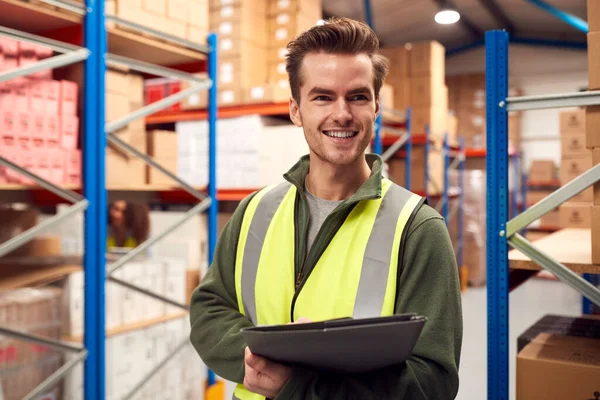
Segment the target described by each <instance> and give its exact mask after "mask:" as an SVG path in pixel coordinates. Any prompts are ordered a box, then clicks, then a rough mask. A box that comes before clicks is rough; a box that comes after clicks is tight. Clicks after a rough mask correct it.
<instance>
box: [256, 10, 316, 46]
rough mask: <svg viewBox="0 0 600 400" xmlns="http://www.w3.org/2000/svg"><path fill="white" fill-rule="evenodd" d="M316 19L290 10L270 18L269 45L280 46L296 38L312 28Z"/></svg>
mask: <svg viewBox="0 0 600 400" xmlns="http://www.w3.org/2000/svg"><path fill="white" fill-rule="evenodd" d="M316 22H317V21H316V20H315V19H313V18H310V17H305V16H304V15H302V14H294V13H288V12H282V13H278V14H277V15H275V16H272V17H271V18H269V21H268V23H267V24H268V29H269V30H268V35H267V43H268V45H269V47H271V48H273V47H275V48H280V47H284V46H287V44H288V43H289V42H290V41H291V40H292V39H294V37H296V36H297V35H298V34H300V33H302V32H304V31H306V30H308V29H310V28H311V27H312V26H314V25H315V24H316Z"/></svg>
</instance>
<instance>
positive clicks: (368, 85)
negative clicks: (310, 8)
mask: <svg viewBox="0 0 600 400" xmlns="http://www.w3.org/2000/svg"><path fill="white" fill-rule="evenodd" d="M301 74H302V86H301V87H300V104H299V105H298V104H296V102H295V101H294V100H293V99H292V100H290V110H291V116H292V121H293V122H294V123H295V124H296V125H297V126H302V127H303V128H304V136H305V137H306V141H307V142H308V146H309V148H310V151H311V156H316V157H318V158H319V159H320V160H322V161H325V162H328V163H330V164H333V165H347V164H350V163H353V162H354V161H356V160H357V159H358V158H359V157H361V156H362V155H363V154H364V151H365V149H366V148H367V146H368V144H369V141H370V139H371V135H372V133H373V122H374V121H375V118H376V117H377V113H378V112H379V101H378V100H376V99H375V93H374V88H373V63H372V62H371V59H370V58H369V56H368V55H366V54H356V55H343V54H327V53H310V54H307V55H306V56H305V57H304V60H303V63H302V67H301Z"/></svg>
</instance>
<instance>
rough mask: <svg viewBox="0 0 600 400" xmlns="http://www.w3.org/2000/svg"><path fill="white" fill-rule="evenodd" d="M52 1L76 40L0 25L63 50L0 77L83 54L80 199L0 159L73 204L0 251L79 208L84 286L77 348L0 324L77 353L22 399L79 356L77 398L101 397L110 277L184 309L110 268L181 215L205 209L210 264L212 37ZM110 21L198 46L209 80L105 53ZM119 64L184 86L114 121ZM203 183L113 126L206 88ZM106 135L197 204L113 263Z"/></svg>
mask: <svg viewBox="0 0 600 400" xmlns="http://www.w3.org/2000/svg"><path fill="white" fill-rule="evenodd" d="M53 5H55V6H57V7H62V8H65V9H68V10H70V11H71V12H76V13H78V14H80V15H82V16H84V27H83V28H84V45H85V47H78V46H74V45H70V44H67V43H62V42H56V41H53V40H49V39H46V38H43V37H40V36H35V35H32V34H29V33H26V32H21V31H16V30H13V29H10V28H4V27H0V35H2V36H7V37H10V38H12V39H15V40H22V41H26V42H30V43H35V44H42V45H46V46H49V47H50V48H52V49H53V50H54V51H56V52H58V53H63V54H61V55H59V56H55V57H52V58H51V59H48V60H44V61H40V62H38V63H36V64H34V65H30V66H27V67H23V68H19V69H17V70H11V71H7V72H1V73H0V82H2V81H7V80H10V79H14V78H15V77H18V76H25V75H28V74H31V73H33V72H36V71H39V70H44V69H48V68H56V67H61V66H66V65H69V64H73V63H75V62H79V61H83V60H85V73H84V95H83V101H84V105H85V107H84V115H83V118H84V125H83V126H84V128H83V145H82V146H83V148H82V159H83V163H82V165H83V185H84V186H83V193H84V197H82V196H80V195H78V194H77V193H75V192H73V191H70V190H65V189H62V188H60V187H57V186H56V185H54V184H52V183H50V182H48V181H46V180H44V179H43V178H40V177H38V176H36V175H34V174H32V173H31V172H29V171H26V170H24V169H23V168H21V167H19V166H18V165H15V164H14V163H11V162H10V161H9V160H6V159H4V158H2V157H0V165H3V166H5V167H8V168H11V169H14V170H16V171H18V172H19V173H22V174H24V175H26V176H28V177H29V178H31V179H33V180H34V181H35V182H36V183H38V184H39V185H40V186H42V187H44V188H45V189H47V190H49V191H51V192H53V193H55V194H56V195H58V196H60V197H62V198H63V199H65V200H66V201H69V202H72V203H74V205H73V206H72V207H71V208H70V210H69V212H66V213H64V214H61V215H59V216H56V217H53V218H50V219H48V220H47V221H45V222H43V223H41V224H39V225H38V226H36V227H34V228H31V229H29V230H28V231H26V232H23V233H22V234H20V235H18V236H16V237H14V238H13V239H11V240H9V241H7V242H5V243H1V244H0V256H2V255H4V254H7V253H9V252H10V251H12V250H14V249H15V248H17V247H19V246H22V245H23V244H25V243H27V242H28V241H30V240H32V239H33V238H34V237H36V236H37V235H39V234H40V233H42V232H44V231H47V230H49V229H50V228H51V227H52V226H54V225H55V224H56V223H58V222H60V221H62V220H64V219H65V218H66V217H69V216H71V215H72V214H74V213H76V212H79V211H81V210H85V228H84V229H85V231H84V232H85V239H84V259H83V263H84V288H85V291H84V293H85V313H84V347H80V346H75V345H71V344H68V343H64V342H61V341H53V340H49V339H45V338H41V337H39V336H35V335H30V334H27V333H24V332H20V331H17V330H13V329H8V328H5V327H0V334H2V335H4V336H9V337H14V338H17V339H20V340H27V341H32V342H35V343H38V344H42V345H45V346H50V347H52V348H55V349H58V350H62V351H70V352H75V353H77V355H76V356H75V357H74V358H72V359H71V360H70V361H68V362H67V363H66V364H65V365H64V366H63V367H61V369H60V370H58V371H57V372H55V373H54V374H52V375H51V376H50V377H49V378H48V379H46V380H45V381H44V382H43V383H42V384H40V385H39V386H38V387H37V388H36V389H34V390H33V391H32V392H31V393H30V394H29V395H28V397H27V398H28V399H29V398H31V399H33V398H35V396H37V395H39V394H41V393H43V391H45V390H48V389H50V388H52V387H53V386H54V385H56V384H57V383H58V382H59V381H60V379H62V377H64V375H66V374H67V373H69V372H70V371H71V370H72V369H73V367H74V366H75V365H76V364H78V363H79V362H81V361H83V360H85V368H84V396H85V399H104V398H106V373H105V358H106V354H105V340H106V334H105V332H106V330H105V328H106V326H105V285H106V281H107V280H110V281H112V282H114V283H117V284H120V285H123V286H125V287H127V288H128V289H131V290H135V291H138V292H140V293H142V294H144V295H146V296H150V297H152V298H155V299H158V300H161V301H164V302H166V303H168V304H171V305H173V306H176V307H179V308H181V309H184V310H187V309H188V306H187V305H185V304H179V303H177V302H175V301H173V300H171V299H168V298H165V297H163V296H162V295H159V294H156V293H153V292H151V291H148V290H146V289H143V288H141V287H137V286H135V285H133V284H131V283H129V282H124V281H122V280H120V279H118V278H116V277H115V276H113V275H112V274H113V273H114V272H115V271H116V270H117V269H119V268H120V267H122V266H123V265H125V264H126V263H127V262H129V261H131V260H132V259H133V258H134V257H135V256H136V255H138V254H140V253H142V252H143V251H145V250H146V249H147V248H148V247H150V246H151V245H152V244H154V243H156V242H157V241H159V240H160V239H162V238H163V237H164V236H166V235H167V234H169V233H171V232H172V231H173V230H175V229H176V228H177V227H179V226H180V225H181V224H182V223H184V222H185V221H186V220H187V219H188V218H190V217H192V216H194V215H196V214H197V213H199V212H203V211H204V210H206V209H209V213H208V229H209V235H208V236H209V262H212V258H213V253H214V248H215V245H216V239H217V211H218V203H217V184H216V134H217V132H216V122H217V101H216V100H217V85H216V82H217V80H216V75H217V36H216V35H214V34H211V35H209V37H208V46H203V45H198V44H195V43H192V42H189V41H186V40H182V39H177V38H174V37H172V36H171V35H168V34H161V33H159V32H156V31H154V30H153V29H151V28H150V27H143V26H139V25H137V24H132V23H131V22H128V21H125V20H122V19H120V18H117V17H115V16H105V13H104V1H103V0H86V4H85V6H83V5H77V4H73V3H70V2H64V3H63V2H62V1H60V0H57V1H54V2H53ZM107 21H112V22H115V23H118V24H122V25H126V26H130V27H133V28H134V29H138V30H140V31H147V32H148V33H149V34H151V35H154V36H159V37H162V38H163V39H165V40H167V41H170V42H175V43H177V44H179V45H182V46H184V47H188V48H190V49H193V50H196V51H202V52H205V53H206V54H207V55H208V76H209V80H205V79H201V78H198V77H196V76H194V75H192V74H187V73H183V72H179V71H175V70H173V69H170V68H165V67H160V66H156V65H152V64H149V63H146V62H142V61H137V60H132V59H128V58H125V57H122V56H115V55H112V54H108V53H107V33H106V22H107ZM109 63H110V64H118V65H125V66H127V67H129V68H130V69H132V70H136V71H140V72H146V73H150V74H153V75H158V76H165V77H171V78H175V79H184V80H187V81H189V82H191V83H193V85H192V87H190V88H189V89H186V90H183V91H182V92H180V93H177V94H174V95H171V96H169V97H167V98H165V99H163V100H160V101H158V102H156V103H153V104H151V105H147V106H144V107H142V108H141V109H139V110H135V111H134V112H133V113H132V114H130V115H128V116H125V117H123V118H120V119H119V120H117V121H111V122H108V123H107V122H106V121H105V104H104V101H105V96H104V92H105V73H106V69H107V64H109ZM209 88H210V90H209V110H208V111H209V112H208V114H209V118H208V123H209V185H208V186H209V188H208V196H207V195H205V194H203V193H201V192H199V191H197V190H196V189H194V188H193V187H191V186H190V185H188V184H187V183H186V182H184V181H182V180H181V179H179V178H178V177H177V176H176V175H175V174H173V173H171V172H169V171H168V170H166V169H165V168H164V167H162V166H161V165H160V164H158V163H157V162H156V161H154V160H153V159H152V158H151V157H149V156H147V155H146V154H143V153H140V152H139V151H137V150H136V149H135V148H133V147H132V146H130V145H129V144H127V143H126V142H123V141H122V140H120V139H119V138H118V137H117V136H116V135H114V132H116V131H117V130H118V129H120V128H123V127H125V126H127V125H128V124H129V123H131V122H132V121H134V120H136V119H140V118H144V117H146V116H148V115H150V114H152V113H154V112H156V111H159V110H161V109H164V108H166V107H168V106H170V105H172V104H175V103H177V102H179V101H181V100H182V99H184V98H185V97H187V96H189V95H191V94H193V93H195V92H197V91H200V90H203V89H209ZM107 141H109V142H111V143H113V144H114V145H116V146H118V147H120V148H122V149H123V150H125V151H127V152H129V153H132V154H133V155H134V156H137V157H139V158H141V159H142V160H143V161H144V162H146V163H147V164H149V165H150V166H152V167H154V168H157V169H159V170H160V171H161V172H163V173H164V174H166V175H167V176H169V177H170V178H172V179H173V180H174V181H175V182H176V183H178V184H179V185H180V186H181V187H182V188H183V189H185V190H186V191H188V192H189V193H190V194H191V195H192V196H194V197H195V198H197V199H198V200H199V201H200V203H199V204H197V205H196V206H194V207H193V208H192V209H191V210H190V211H188V212H187V213H186V215H185V218H182V219H181V220H179V221H177V222H176V223H174V224H173V225H172V226H170V227H169V228H167V229H166V230H165V232H162V233H161V234H159V235H157V236H155V237H152V238H149V239H148V240H147V241H145V242H144V243H141V244H140V245H139V246H138V247H137V248H135V249H133V250H132V251H130V252H129V253H128V254H126V255H124V256H123V257H122V258H121V259H119V260H117V261H116V262H114V263H112V264H110V265H108V266H107V265H106V255H105V254H106V240H105V238H106V229H107V227H106V221H107V215H106V214H107V189H106V185H105V152H106V144H107ZM188 342H189V339H188V338H187V337H186V338H185V340H184V341H183V342H182V343H181V344H180V345H179V346H177V347H176V348H175V349H174V350H173V351H172V352H171V353H170V354H169V355H168V356H167V357H166V358H165V360H161V361H160V362H159V364H158V365H157V366H155V368H154V369H153V370H152V372H150V373H149V374H148V375H147V376H146V377H145V378H144V379H143V380H142V381H141V382H139V383H138V384H136V386H135V387H134V388H133V389H132V390H131V391H130V392H129V393H128V394H127V395H126V396H125V398H129V397H131V396H133V395H134V394H135V393H136V392H137V391H138V390H139V389H141V388H142V386H143V385H144V384H145V383H146V382H147V381H148V380H149V379H151V378H152V377H153V376H154V375H155V374H156V373H157V372H158V371H159V370H160V369H161V368H162V367H164V365H166V363H167V362H168V361H169V360H170V359H171V358H172V357H173V356H174V355H175V354H176V353H177V351H179V350H181V349H182V348H183V347H184V345H185V344H187V343H188ZM214 383H215V376H214V374H213V373H212V372H209V381H208V384H209V386H210V385H212V384H214Z"/></svg>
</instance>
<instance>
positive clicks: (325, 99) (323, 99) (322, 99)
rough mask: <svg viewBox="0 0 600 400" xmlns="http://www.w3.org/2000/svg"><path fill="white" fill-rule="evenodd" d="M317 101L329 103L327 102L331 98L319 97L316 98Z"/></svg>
mask: <svg viewBox="0 0 600 400" xmlns="http://www.w3.org/2000/svg"><path fill="white" fill-rule="evenodd" d="M315 100H316V101H327V100H329V97H327V96H317V97H315Z"/></svg>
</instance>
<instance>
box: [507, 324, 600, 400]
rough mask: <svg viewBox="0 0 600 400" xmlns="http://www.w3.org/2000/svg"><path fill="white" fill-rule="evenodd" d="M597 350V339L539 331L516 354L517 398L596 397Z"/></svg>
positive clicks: (599, 369)
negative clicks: (539, 332)
mask: <svg viewBox="0 0 600 400" xmlns="http://www.w3.org/2000/svg"><path fill="white" fill-rule="evenodd" d="M599 349H600V340H599V339H591V338H584V337H577V338H575V337H568V336H559V335H548V334H545V333H541V334H539V335H538V336H537V337H536V339H534V340H533V341H532V342H531V343H529V344H528V345H527V346H526V347H525V348H524V349H523V350H521V351H520V352H519V354H518V356H517V398H518V399H519V400H534V399H535V400H537V399H543V398H547V399H594V398H595V397H596V398H597V397H598V393H599V392H600V384H599V382H600V380H598V376H600V366H599V365H598V361H597V360H598V359H599V358H600V350H599ZM549 377H552V378H551V379H549ZM574 382H577V384H575V385H574V384H573V383H574Z"/></svg>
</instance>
